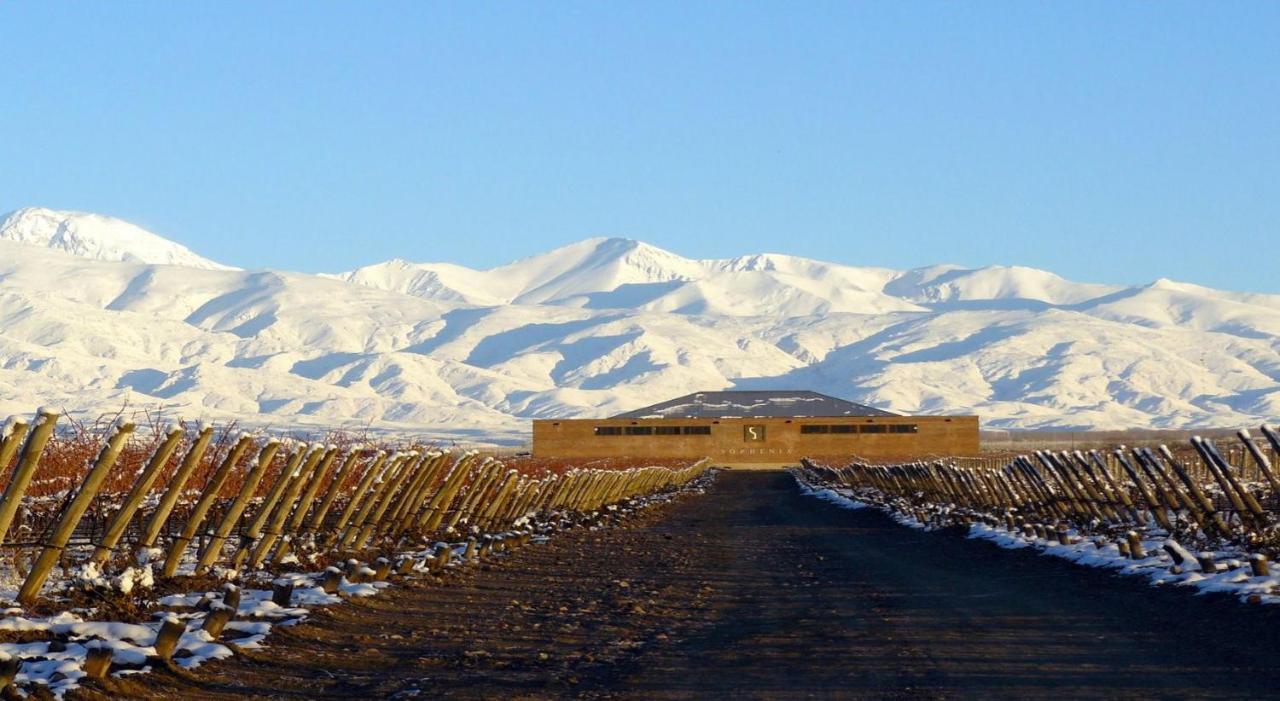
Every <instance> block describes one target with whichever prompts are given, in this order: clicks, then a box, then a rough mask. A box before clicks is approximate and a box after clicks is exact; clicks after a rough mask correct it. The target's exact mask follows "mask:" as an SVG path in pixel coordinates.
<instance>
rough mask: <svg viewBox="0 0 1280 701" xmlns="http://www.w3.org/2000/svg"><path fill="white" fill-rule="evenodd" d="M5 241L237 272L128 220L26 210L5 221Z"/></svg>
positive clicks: (0, 224) (0, 223)
mask: <svg viewBox="0 0 1280 701" xmlns="http://www.w3.org/2000/svg"><path fill="white" fill-rule="evenodd" d="M0 241H13V242H15V243H23V244H27V245H31V246H40V247H43V248H49V249H53V250H56V251H62V252H64V253H70V254H72V255H76V256H80V257H81V258H93V259H96V260H106V261H126V262H132V263H152V264H163V265H181V266H186V267H189V268H202V269H205V270H233V269H234V268H230V267H228V266H225V265H222V264H220V263H217V262H214V261H212V260H209V259H208V258H204V257H202V256H199V255H196V254H195V253H193V252H192V251H191V250H190V249H188V248H187V247H185V246H182V245H181V244H178V243H175V242H173V241H170V240H168V239H166V238H163V237H161V236H157V235H155V234H153V233H151V232H150V231H147V230H146V229H143V228H142V227H139V226H135V225H133V224H130V223H129V222H127V221H124V220H122V219H116V218H114V217H108V216H103V215H101V214H89V213H85V212H71V211H62V210H56V209H47V208H44V207H25V208H23V209H19V210H17V211H15V212H11V213H10V214H8V215H7V216H5V217H4V219H3V220H0Z"/></svg>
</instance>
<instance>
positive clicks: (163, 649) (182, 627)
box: [154, 615, 187, 662]
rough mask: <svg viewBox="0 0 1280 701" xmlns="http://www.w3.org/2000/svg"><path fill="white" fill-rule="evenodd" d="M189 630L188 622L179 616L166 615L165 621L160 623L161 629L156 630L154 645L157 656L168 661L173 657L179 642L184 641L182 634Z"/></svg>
mask: <svg viewBox="0 0 1280 701" xmlns="http://www.w3.org/2000/svg"><path fill="white" fill-rule="evenodd" d="M185 632H187V624H186V623H184V622H183V621H182V620H181V619H179V618H178V617H177V616H173V615H170V616H166V617H165V619H164V622H163V623H161V624H160V630H158V631H156V641H155V643H154V647H155V649H156V657H157V658H159V659H161V660H163V661H165V662H168V661H169V660H170V659H172V658H173V653H174V652H176V651H177V650H178V643H179V642H181V641H182V634H183V633H185Z"/></svg>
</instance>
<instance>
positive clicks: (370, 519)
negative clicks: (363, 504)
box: [350, 453, 427, 550]
mask: <svg viewBox="0 0 1280 701" xmlns="http://www.w3.org/2000/svg"><path fill="white" fill-rule="evenodd" d="M426 459H427V458H426V457H423V458H421V459H418V456H417V454H416V453H413V454H412V457H411V458H410V459H409V461H408V462H407V463H406V464H405V466H404V468H403V469H401V470H400V473H399V474H397V475H396V476H395V478H394V479H392V480H391V484H390V486H388V487H387V489H386V492H385V494H384V495H383V497H382V498H381V499H379V503H378V506H377V508H376V509H374V511H373V513H371V514H369V515H368V516H367V517H366V519H365V522H364V523H363V524H362V525H361V526H360V531H359V533H357V534H356V538H355V541H354V542H352V543H350V545H351V547H352V549H355V550H359V549H361V548H363V547H364V546H365V544H366V543H368V542H369V538H370V537H372V536H373V534H374V532H375V531H377V530H378V526H380V525H381V524H382V518H383V516H384V515H385V514H386V513H387V509H388V508H389V507H390V506H391V504H392V503H394V502H395V500H396V495H397V494H398V493H400V487H401V486H402V485H404V484H405V482H406V481H408V479H409V477H410V476H411V475H413V474H415V473H416V472H417V471H418V470H419V469H421V465H422V463H423V461H425V460H426ZM400 496H401V498H403V494H401V495H400Z"/></svg>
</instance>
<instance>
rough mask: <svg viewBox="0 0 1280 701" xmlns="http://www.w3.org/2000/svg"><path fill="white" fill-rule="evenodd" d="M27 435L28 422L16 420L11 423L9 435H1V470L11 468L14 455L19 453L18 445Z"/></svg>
mask: <svg viewBox="0 0 1280 701" xmlns="http://www.w3.org/2000/svg"><path fill="white" fill-rule="evenodd" d="M26 435H27V422H25V421H14V422H12V423H10V424H9V435H7V436H4V435H0V470H6V469H8V468H9V463H10V462H11V461H12V460H13V456H14V455H16V454H17V453H18V446H19V445H22V439H23V438H25V437H26Z"/></svg>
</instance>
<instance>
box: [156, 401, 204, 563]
mask: <svg viewBox="0 0 1280 701" xmlns="http://www.w3.org/2000/svg"><path fill="white" fill-rule="evenodd" d="M212 439H213V429H212V428H211V427H208V426H206V427H204V428H202V429H200V432H199V433H198V434H196V439H195V441H194V442H192V443H191V447H190V448H188V449H187V454H186V455H185V456H184V457H183V458H182V463H181V464H179V465H178V471H177V472H175V473H173V479H171V480H169V487H168V488H167V489H166V490H165V492H164V496H162V497H160V503H159V504H157V505H156V510H155V511H154V512H152V514H151V518H150V519H149V520H148V521H147V529H146V531H144V532H143V534H142V540H140V541H138V546H139V547H141V548H150V547H151V546H153V545H155V544H156V538H158V537H160V529H162V528H164V524H165V523H166V522H167V521H168V520H169V514H170V513H173V507H174V506H176V505H177V503H178V498H179V497H181V496H182V490H183V488H185V487H186V486H187V480H189V479H191V473H193V472H195V469H196V467H197V466H198V465H199V464H200V459H201V458H203V457H204V452H205V450H207V449H208V447H209V441H211V440H212Z"/></svg>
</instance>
